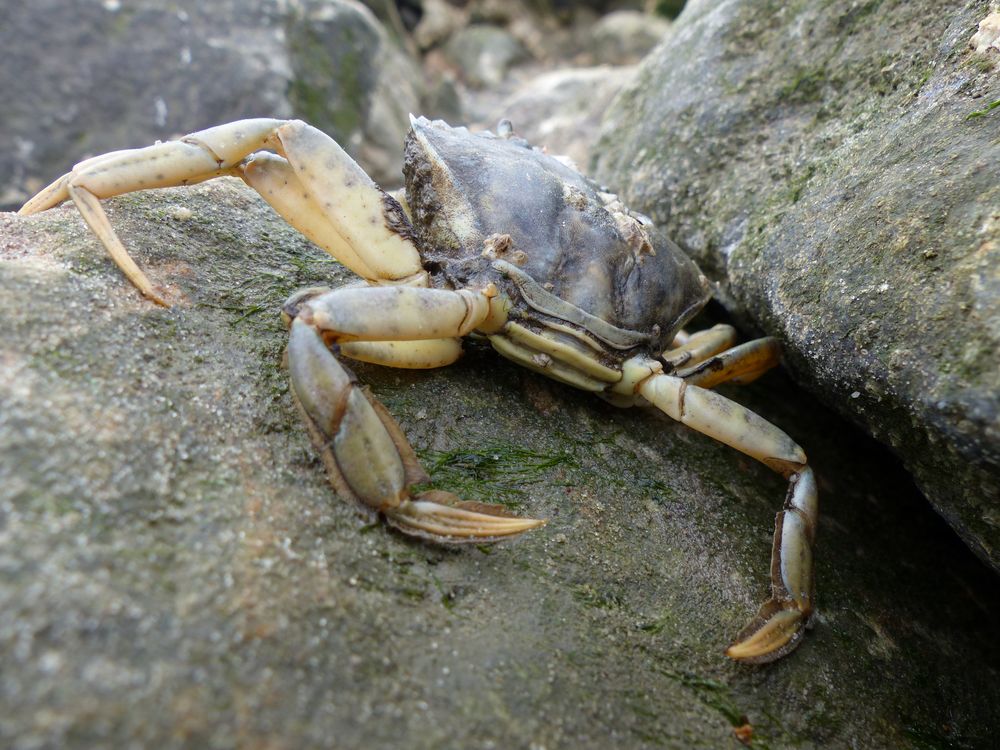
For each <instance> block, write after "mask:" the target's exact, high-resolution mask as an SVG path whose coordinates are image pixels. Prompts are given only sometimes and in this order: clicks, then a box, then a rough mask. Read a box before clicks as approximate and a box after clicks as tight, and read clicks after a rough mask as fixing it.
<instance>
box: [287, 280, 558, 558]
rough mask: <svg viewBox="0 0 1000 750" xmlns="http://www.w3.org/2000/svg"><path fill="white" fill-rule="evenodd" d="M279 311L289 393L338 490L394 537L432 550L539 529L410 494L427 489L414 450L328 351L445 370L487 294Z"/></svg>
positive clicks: (482, 321) (373, 290) (352, 299)
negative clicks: (285, 330)
mask: <svg viewBox="0 0 1000 750" xmlns="http://www.w3.org/2000/svg"><path fill="white" fill-rule="evenodd" d="M285 311H286V315H287V317H288V318H289V319H290V326H291V334H290V339H289V344H288V363H289V370H290V373H291V380H292V390H293V392H294V394H295V396H296V401H297V403H298V404H299V407H300V408H301V410H302V413H303V416H304V417H305V421H306V425H307V427H308V429H309V432H310V435H311V436H312V438H313V441H314V443H315V444H316V446H317V448H318V449H319V451H320V454H321V455H322V457H323V460H324V463H325V464H326V467H327V471H328V474H329V476H330V480H331V482H332V483H333V485H334V487H335V488H336V489H337V490H338V492H340V493H341V494H342V495H344V496H346V497H351V498H354V499H356V500H358V501H359V502H360V503H361V504H362V505H364V506H365V507H368V508H371V509H372V510H375V511H378V512H380V513H382V514H383V515H384V516H385V518H386V520H387V521H388V522H389V523H390V524H391V525H393V526H395V527H396V528H398V529H399V530H401V531H403V532H405V533H407V534H411V535H415V536H421V537H425V538H427V539H430V540H433V541H436V542H439V543H446V544H448V543H460V542H487V541H495V540H499V539H503V538H508V537H511V536H516V535H517V534H520V533H522V532H524V531H527V530H528V529H532V528H535V527H536V526H539V525H541V524H542V523H543V522H542V521H539V520H536V519H530V518H518V517H515V516H513V515H511V514H510V513H509V512H507V511H506V510H505V509H504V508H503V507H502V506H498V505H491V504H487V503H477V502H466V501H462V500H461V499H460V498H458V497H456V496H454V495H451V494H450V493H447V492H442V491H440V490H430V491H426V492H422V493H420V494H417V495H411V493H410V489H409V488H410V487H411V486H412V485H414V484H424V483H426V482H427V481H428V478H427V476H426V474H424V472H423V469H422V468H421V467H420V465H419V463H418V462H417V459H416V457H415V455H414V454H413V449H412V448H411V447H410V445H409V443H408V442H407V440H406V438H405V436H404V435H403V433H402V431H401V430H400V429H399V426H398V425H397V424H396V423H395V421H394V420H393V419H392V417H391V416H390V415H389V414H388V412H386V411H385V409H384V408H383V407H382V406H381V404H379V403H378V402H377V401H375V400H374V399H373V398H371V397H370V396H369V395H367V393H366V392H365V391H364V390H362V389H361V388H360V387H359V385H358V383H357V381H356V380H355V379H354V377H353V376H352V375H351V374H350V373H349V372H348V371H347V370H346V369H345V368H344V367H343V366H342V365H341V364H340V363H339V362H338V360H337V358H336V357H335V356H334V355H333V353H332V352H331V351H330V349H329V346H328V345H329V344H336V345H337V346H338V347H339V348H340V349H341V351H343V352H344V353H345V354H350V355H351V356H356V355H365V356H368V357H370V358H371V359H373V360H374V361H379V362H382V363H387V362H389V361H390V360H394V359H396V360H405V361H406V363H407V366H410V367H433V366H438V365H441V364H446V363H447V362H450V361H454V359H455V358H457V356H458V353H459V352H458V349H457V348H456V347H457V345H458V341H457V338H458V337H459V336H461V335H464V334H465V333H468V332H469V331H470V330H472V329H474V328H477V327H479V326H480V325H488V324H489V319H490V317H491V314H492V311H491V308H490V297H489V296H487V295H486V294H483V293H474V292H468V291H462V292H452V291H445V290H438V289H422V288H413V287H368V288H359V289H339V290H335V291H332V292H326V293H321V294H319V295H318V296H315V297H312V298H310V297H309V296H308V295H306V296H302V295H297V296H295V297H293V298H292V300H290V301H289V303H288V304H286V307H285ZM421 344H427V346H426V347H421V346H420V345H421ZM359 358H363V357H359Z"/></svg>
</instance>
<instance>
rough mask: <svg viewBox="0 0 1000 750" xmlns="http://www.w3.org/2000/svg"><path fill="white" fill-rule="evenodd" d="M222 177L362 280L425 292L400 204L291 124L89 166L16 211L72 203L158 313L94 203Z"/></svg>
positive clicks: (249, 126) (161, 146)
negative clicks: (242, 186) (257, 196)
mask: <svg viewBox="0 0 1000 750" xmlns="http://www.w3.org/2000/svg"><path fill="white" fill-rule="evenodd" d="M261 149H273V150H275V151H277V152H278V153H279V154H280V155H281V156H282V157H284V158H283V159H279V158H277V157H270V158H269V157H268V156H263V155H261V156H258V157H257V158H253V159H248V157H251V156H252V155H253V154H254V153H255V152H258V151H260V150H261ZM222 175H231V176H236V177H241V178H243V179H244V180H245V181H246V182H247V183H248V184H250V185H251V186H252V187H255V188H256V189H257V190H258V191H259V192H261V194H262V195H263V196H264V197H265V198H266V199H267V200H268V201H269V202H270V203H271V204H272V205H275V207H276V208H277V209H278V210H279V212H281V213H282V215H284V216H285V217H286V218H287V219H289V220H290V222H291V223H292V224H293V226H296V227H297V228H298V229H300V231H302V232H303V233H304V234H306V235H307V236H308V237H310V239H313V240H315V241H316V242H317V244H319V245H320V246H321V247H323V248H324V249H326V250H327V251H328V252H329V253H330V254H331V255H333V256H334V257H336V258H337V259H338V260H342V261H343V262H344V264H345V265H347V266H348V267H350V268H352V269H353V270H355V271H357V272H358V273H359V274H360V275H361V276H364V277H365V278H366V279H369V280H373V281H388V282H395V283H416V284H426V278H425V274H424V272H423V269H422V266H421V262H420V255H419V253H418V252H417V249H416V247H415V246H414V244H413V242H412V240H411V239H410V234H409V232H410V224H409V221H408V220H407V218H406V215H405V213H404V212H403V210H402V208H401V207H400V206H399V204H398V203H397V202H396V201H395V200H394V199H392V198H390V197H389V196H388V195H386V193H384V192H383V191H382V190H381V189H380V188H378V186H377V185H375V183H374V182H372V180H371V178H369V177H368V175H367V174H365V172H364V170H362V169H361V167H359V166H358V165H357V164H356V163H355V162H354V160H353V159H351V157H350V156H348V155H347V154H346V153H345V152H344V150H343V149H341V148H340V146H338V145H337V143H336V142H335V141H334V140H333V139H331V138H330V137H328V136H326V135H324V134H323V133H321V132H320V131H318V130H316V129H315V128H313V127H310V126H309V125H306V124H305V123H303V122H299V121H297V120H291V121H283V120H270V119H258V120H240V121H238V122H233V123H229V124H228V125H220V126H218V127H214V128H209V129H207V130H202V131H199V132H197V133H191V134H190V135H187V136H184V137H183V138H182V139H180V140H178V141H169V142H167V143H157V144H155V145H153V146H147V147H146V148H140V149H132V150H128V151H115V152H113V153H110V154H104V155H102V156H97V157H94V158H92V159H87V160H86V161H82V162H80V163H79V164H77V165H76V166H75V167H74V168H73V171H72V172H70V173H69V174H66V175H64V176H62V177H60V178H59V179H58V180H56V181H55V182H53V183H52V184H51V185H49V186H48V187H46V188H45V189H44V190H42V191H41V192H40V193H39V194H38V195H36V196H35V197H34V198H32V199H31V200H29V201H28V202H27V203H25V205H24V206H23V207H22V208H21V210H20V211H19V213H21V214H33V213H37V212H39V211H44V210H45V209H47V208H51V207H53V206H56V205H58V204H60V203H62V202H63V201H65V200H72V201H73V202H74V203H75V204H76V205H77V207H78V208H79V210H80V213H81V214H82V215H83V217H84V219H85V220H86V221H87V223H88V224H89V225H90V227H91V228H92V229H93V231H94V232H95V234H97V236H98V238H99V239H100V240H101V242H102V244H103V245H104V246H105V248H107V250H108V252H109V253H110V255H111V257H112V258H113V259H114V261H115V263H116V264H117V265H118V266H119V268H121V269H122V271H123V273H125V275H126V277H128V279H129V280H130V281H131V282H132V283H133V284H134V285H135V286H136V287H137V288H138V289H139V290H140V291H141V292H142V293H143V294H144V295H145V296H147V297H149V298H150V299H152V300H154V301H155V302H158V303H159V304H164V305H165V304H166V302H165V301H164V300H163V299H162V297H160V296H159V295H158V294H157V293H156V292H155V290H154V288H153V285H152V283H151V282H150V281H149V279H148V278H147V277H146V275H145V274H144V273H143V272H142V270H141V269H139V268H138V266H136V265H135V263H134V262H133V261H132V259H131V258H130V257H129V255H128V252H127V251H126V249H125V248H124V246H123V245H122V243H121V241H120V240H119V239H118V236H117V235H116V234H115V231H114V229H113V228H112V226H111V223H110V222H109V221H108V217H107V215H106V214H105V212H104V210H103V208H101V205H100V202H99V201H100V200H101V199H103V198H110V197H112V196H115V195H120V194H122V193H128V192H133V191H136V190H145V189H148V188H158V187H168V186H177V185H190V184H192V183H196V182H202V181H204V180H208V179H211V178H213V177H219V176H222Z"/></svg>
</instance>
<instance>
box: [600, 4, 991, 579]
mask: <svg viewBox="0 0 1000 750" xmlns="http://www.w3.org/2000/svg"><path fill="white" fill-rule="evenodd" d="M988 14H989V3H987V2H970V3H965V4H963V5H961V6H949V7H947V8H945V7H943V6H941V5H940V4H938V3H933V2H908V3H882V2H864V3H857V2H849V1H848V0H844V1H843V2H822V3H819V2H804V3H797V4H795V5H793V6H789V5H788V4H785V3H764V4H761V3H751V2H738V1H737V2H728V3H724V4H721V5H720V4H719V3H716V2H707V1H703V2H702V1H700V2H691V3H689V5H688V7H687V8H686V10H685V12H684V13H683V14H682V16H681V17H680V18H679V19H678V21H677V22H676V23H675V25H674V30H673V33H672V36H671V41H670V42H669V44H666V45H663V46H661V47H659V48H657V50H656V51H655V52H654V53H653V54H652V55H650V57H649V58H647V60H646V61H645V62H644V64H643V65H642V67H641V69H640V72H639V73H638V75H637V76H636V77H635V78H634V79H633V82H632V83H631V84H630V86H629V88H628V90H627V91H626V92H625V93H624V94H623V95H622V97H621V98H620V99H619V100H618V102H617V104H616V105H614V106H613V107H612V108H611V110H610V111H609V114H608V117H607V119H606V120H605V125H604V127H605V135H604V137H603V138H602V141H601V143H600V145H599V146H598V148H597V149H595V162H594V164H595V166H596V172H597V176H598V177H599V178H600V179H602V180H604V181H606V182H608V183H610V184H613V185H616V186H618V187H619V188H621V190H622V193H623V195H624V197H625V198H626V199H627V201H628V202H629V203H630V204H631V205H632V206H633V207H634V208H636V209H637V210H640V211H645V212H647V213H649V214H650V215H651V216H652V217H653V218H654V220H656V221H657V222H658V223H660V224H661V225H662V226H664V227H665V228H666V230H667V231H668V232H669V233H670V234H671V235H672V236H673V237H674V239H675V240H676V241H677V242H679V243H680V244H681V246H682V247H684V248H685V249H686V250H687V251H688V252H689V253H690V254H691V255H692V256H694V257H695V258H696V260H698V262H699V263H700V264H701V265H702V267H703V268H704V269H705V270H706V271H707V272H708V273H709V274H710V275H711V276H712V277H713V278H714V279H715V280H716V282H717V283H718V287H719V297H720V299H721V300H722V301H723V303H724V304H725V306H726V308H727V309H728V310H729V311H730V312H731V313H732V314H734V315H735V316H737V318H738V319H739V320H741V321H742V322H743V323H744V325H745V326H746V327H747V328H749V329H754V328H756V329H758V330H762V331H766V332H767V333H770V334H773V335H777V336H779V337H780V338H781V339H782V340H783V341H784V342H786V356H787V360H788V363H789V365H790V366H791V368H792V370H793V371H794V373H795V375H796V378H797V379H799V380H800V381H801V382H803V383H806V384H807V385H808V386H809V387H810V388H811V389H812V390H814V391H815V392H816V393H818V394H819V395H820V396H821V398H822V399H823V400H824V401H825V402H826V403H827V404H829V405H831V406H832V407H834V408H835V409H837V410H838V411H839V412H840V413H842V414H844V415H846V416H847V417H848V418H850V419H851V420H853V421H855V422H856V423H858V424H860V425H862V426H863V427H864V428H865V429H866V430H868V431H869V432H870V433H871V434H873V435H875V436H876V437H877V438H878V439H879V440H881V441H882V442H884V443H885V444H887V445H889V446H890V447H891V448H892V450H893V451H894V452H896V453H897V454H898V455H899V456H900V457H901V458H902V459H903V462H904V463H905V465H906V467H907V468H908V469H909V470H910V471H911V472H912V473H913V475H914V476H915V477H916V479H917V482H918V484H919V486H920V488H921V490H922V491H923V492H924V493H926V495H927V497H928V498H929V499H930V500H931V502H932V503H933V505H934V507H935V508H936V509H937V510H938V511H939V512H940V513H941V514H942V515H943V516H944V517H945V518H946V519H948V521H949V523H951V524H952V525H953V526H954V528H955V529H956V530H957V531H958V532H959V533H960V534H961V535H962V537H963V538H964V539H965V541H966V543H967V544H968V545H969V546H970V547H971V548H972V549H973V550H974V551H975V552H976V553H977V554H979V555H980V556H981V557H982V558H983V559H984V560H986V561H987V562H988V563H989V564H991V565H992V566H993V567H994V568H995V569H998V570H1000V304H998V300H1000V271H998V270H997V269H998V268H1000V181H998V179H997V170H996V165H997V163H998V162H1000V141H998V140H997V138H996V133H997V122H998V117H1000V110H997V109H995V107H996V103H997V100H998V98H1000V85H998V81H1000V79H998V77H997V67H998V65H1000V57H998V56H997V54H996V52H995V51H992V52H991V51H990V50H989V49H984V50H983V51H982V52H976V51H975V50H974V49H973V48H972V46H971V45H970V39H971V38H972V37H973V34H974V32H976V30H977V26H978V24H979V22H980V21H981V20H983V19H984V18H986V17H987V15H988ZM892 497H893V495H892V493H890V494H889V496H888V497H887V498H886V499H885V500H886V501H887V502H891V501H892Z"/></svg>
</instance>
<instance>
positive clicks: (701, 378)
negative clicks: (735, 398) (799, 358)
mask: <svg viewBox="0 0 1000 750" xmlns="http://www.w3.org/2000/svg"><path fill="white" fill-rule="evenodd" d="M780 362H781V344H779V343H778V340H777V339H776V338H773V337H771V336H767V337H765V338H760V339H754V340H753V341H747V342H746V343H744V344H740V345H739V346H734V347H733V348H732V349H726V350H725V351H724V352H722V353H720V354H716V355H715V356H712V357H709V358H708V359H705V360H703V361H701V362H698V363H697V364H693V365H690V366H688V367H684V368H682V369H680V370H677V371H676V372H675V373H674V375H676V376H677V377H679V378H684V381H685V382H686V383H687V384H688V385H697V386H701V387H702V388H714V387H715V386H717V385H719V384H720V383H733V384H734V385H745V384H747V383H751V382H753V381H754V380H756V379H757V378H759V377H760V376H761V375H763V374H764V373H765V372H767V371H768V370H770V369H771V368H772V367H776V366H777V365H778V364H780Z"/></svg>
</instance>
